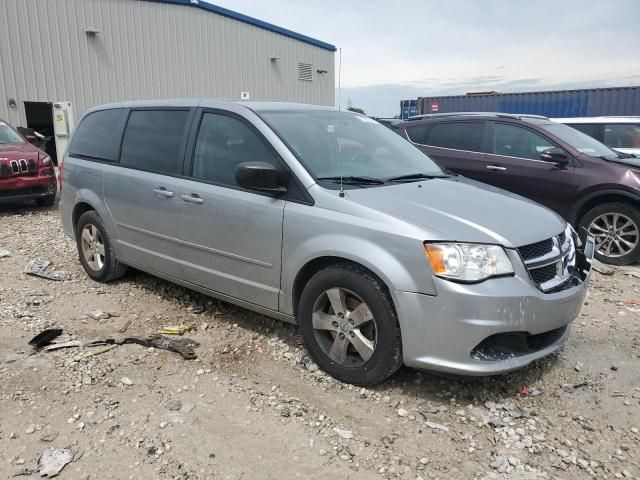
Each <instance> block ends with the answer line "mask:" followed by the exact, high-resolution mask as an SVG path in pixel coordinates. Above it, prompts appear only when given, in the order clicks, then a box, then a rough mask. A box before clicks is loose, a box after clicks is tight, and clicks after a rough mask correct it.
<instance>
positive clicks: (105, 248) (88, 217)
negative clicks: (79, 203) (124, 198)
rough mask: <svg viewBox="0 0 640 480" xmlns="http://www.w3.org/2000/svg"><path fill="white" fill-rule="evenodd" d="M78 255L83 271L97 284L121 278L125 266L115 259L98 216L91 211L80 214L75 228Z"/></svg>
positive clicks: (124, 271)
mask: <svg viewBox="0 0 640 480" xmlns="http://www.w3.org/2000/svg"><path fill="white" fill-rule="evenodd" d="M76 243H77V245H78V254H79V255H80V261H81V262H82V266H83V267H84V270H85V271H86V272H87V275H89V276H90V277H91V278H92V279H94V280H96V281H98V282H110V281H112V280H116V279H118V278H120V277H122V276H123V275H124V274H125V273H126V271H127V266H126V265H124V264H122V263H120V262H119V261H118V260H117V259H116V255H115V252H114V251H113V248H112V246H111V241H110V240H109V237H108V235H107V231H106V229H105V228H104V223H102V219H101V218H100V216H99V215H98V214H97V213H96V212H95V211H93V210H91V211H89V212H85V213H83V214H82V216H81V217H80V219H79V220H78V225H77V226H76Z"/></svg>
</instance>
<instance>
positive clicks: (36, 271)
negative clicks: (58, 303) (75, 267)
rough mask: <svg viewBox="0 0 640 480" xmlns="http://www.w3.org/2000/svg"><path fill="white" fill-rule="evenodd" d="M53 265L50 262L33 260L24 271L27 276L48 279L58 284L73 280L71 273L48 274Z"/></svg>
mask: <svg viewBox="0 0 640 480" xmlns="http://www.w3.org/2000/svg"><path fill="white" fill-rule="evenodd" d="M50 265H51V262H50V261H49V260H31V261H30V262H29V263H28V264H27V266H26V267H25V269H24V272H25V273H26V274H27V275H34V276H36V277H42V278H46V279H47V280H54V281H56V282H63V281H65V280H70V279H71V273H69V272H47V271H46V270H47V268H49V266H50Z"/></svg>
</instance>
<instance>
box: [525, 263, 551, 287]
mask: <svg viewBox="0 0 640 480" xmlns="http://www.w3.org/2000/svg"><path fill="white" fill-rule="evenodd" d="M529 275H531V278H532V279H533V281H534V282H536V283H537V284H538V285H540V284H542V283H544V282H548V281H549V280H553V277H555V276H556V264H555V263H552V264H551V265H547V266H546V267H541V268H534V269H531V270H529Z"/></svg>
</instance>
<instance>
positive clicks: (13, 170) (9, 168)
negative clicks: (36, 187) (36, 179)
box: [0, 158, 38, 177]
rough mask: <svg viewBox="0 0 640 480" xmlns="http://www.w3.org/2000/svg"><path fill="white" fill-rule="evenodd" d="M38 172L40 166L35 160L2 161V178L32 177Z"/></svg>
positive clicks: (0, 163)
mask: <svg viewBox="0 0 640 480" xmlns="http://www.w3.org/2000/svg"><path fill="white" fill-rule="evenodd" d="M37 170H38V164H37V163H36V161H35V160H33V159H29V160H26V159H24V158H23V159H20V160H10V161H9V160H6V159H0V177H15V176H17V175H30V174H33V173H35V172H36V171H37Z"/></svg>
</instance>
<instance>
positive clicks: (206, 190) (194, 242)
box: [178, 110, 285, 310]
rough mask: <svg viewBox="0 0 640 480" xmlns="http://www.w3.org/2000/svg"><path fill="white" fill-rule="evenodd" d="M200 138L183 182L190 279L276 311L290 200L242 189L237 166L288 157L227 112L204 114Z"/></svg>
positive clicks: (182, 227)
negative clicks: (284, 231) (284, 233)
mask: <svg viewBox="0 0 640 480" xmlns="http://www.w3.org/2000/svg"><path fill="white" fill-rule="evenodd" d="M193 143H194V146H193V155H192V162H191V165H190V166H188V167H187V172H186V174H187V178H184V179H181V180H179V186H178V193H179V195H178V213H179V228H178V235H179V240H180V242H181V244H182V249H181V261H182V264H183V268H184V272H185V279H186V280H187V281H189V282H191V283H194V284H196V285H200V286H203V287H206V288H209V289H211V290H214V291H216V292H219V293H222V294H224V295H228V296H231V297H234V298H237V299H240V300H243V301H247V302H251V303H254V304H256V305H260V306H263V307H267V308H270V309H272V310H277V309H278V297H279V291H280V270H281V249H282V222H283V216H284V206H285V201H284V200H283V199H281V198H278V197H275V196H273V195H267V194H261V193H256V192H252V191H247V190H245V189H243V188H241V187H239V186H238V185H237V183H236V180H235V170H236V167H237V166H238V164H240V163H242V162H254V161H262V162H268V163H271V164H274V165H277V166H279V167H282V164H281V160H280V159H279V158H278V156H277V154H276V153H275V151H274V150H273V149H272V148H271V146H270V145H269V144H268V143H267V141H266V140H265V139H264V138H263V137H262V136H261V135H260V134H259V133H258V132H257V130H255V129H254V128H253V127H252V126H251V125H250V124H249V123H248V122H246V121H245V120H244V119H242V118H241V117H239V116H236V115H234V114H231V113H228V112H223V111H206V110H205V111H204V112H202V114H201V116H200V119H199V126H198V127H197V136H196V137H195V139H194V141H193Z"/></svg>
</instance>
